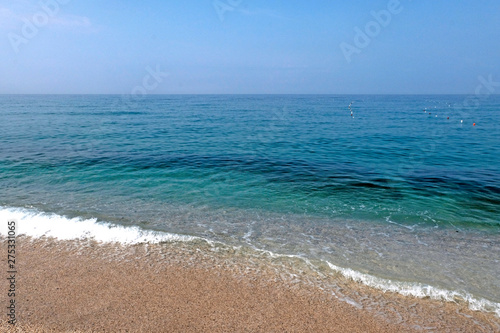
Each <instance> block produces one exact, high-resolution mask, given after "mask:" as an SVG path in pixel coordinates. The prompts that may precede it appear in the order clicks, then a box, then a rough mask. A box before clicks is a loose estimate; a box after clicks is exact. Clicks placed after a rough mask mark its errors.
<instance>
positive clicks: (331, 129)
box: [0, 95, 500, 316]
mask: <svg viewBox="0 0 500 333" xmlns="http://www.w3.org/2000/svg"><path fill="white" fill-rule="evenodd" d="M351 102H353V103H352V106H351V108H352V116H351V111H350V110H349V107H348V106H349V104H350V103H351ZM474 123H475V125H474ZM0 219H1V222H2V224H4V222H5V221H7V220H10V219H16V220H17V221H18V224H19V230H20V232H21V233H24V234H27V235H31V236H34V237H41V236H43V235H45V236H54V237H58V238H62V239H67V238H79V237H94V238H96V239H97V240H103V241H120V242H125V243H127V242H129V243H134V242H135V243H137V242H149V241H151V242H158V241H168V240H182V241H189V240H191V239H199V238H203V239H207V240H209V241H213V242H222V243H224V244H227V245H230V246H236V247H245V248H248V249H253V250H255V251H266V252H268V253H273V254H276V255H287V256H294V257H297V258H301V259H303V260H306V261H308V262H312V263H314V262H319V263H323V264H324V265H326V266H327V267H329V268H330V269H331V271H332V274H338V273H341V274H343V275H345V276H346V277H348V278H351V279H354V280H355V281H358V282H360V283H364V284H367V285H370V286H372V287H375V288H379V289H382V290H391V291H396V292H400V293H402V294H405V295H414V296H419V297H433V298H438V299H443V300H448V301H457V300H458V301H464V302H468V303H469V306H470V308H472V309H474V310H481V311H487V312H495V313H496V314H497V315H498V316H500V96H498V95H497V96H495V95H491V96H485V95H483V96H481V97H476V96H473V95H472V96H466V95H463V96H460V95H450V96H445V95H442V96H441V95H440V96H423V95H418V96H401V95H397V96H378V95H377V96H375V95H374V96H369V95H367V96H363V95H355V96H336V95H318V96H315V95H304V96H300V95H290V96H287V95H269V96H267V95H255V96H252V95H242V96H229V95H228V96H224V95H192V96H190V95H174V96H170V95H161V96H160V95H158V96H153V95H151V96H144V97H142V98H135V99H134V98H130V97H127V96H119V95H89V96H79V95H75V96H71V95H60V96H57V95H54V96H52V95H0ZM2 228H3V229H5V230H3V229H2V230H0V234H6V232H7V227H6V223H5V224H4V227H2Z"/></svg>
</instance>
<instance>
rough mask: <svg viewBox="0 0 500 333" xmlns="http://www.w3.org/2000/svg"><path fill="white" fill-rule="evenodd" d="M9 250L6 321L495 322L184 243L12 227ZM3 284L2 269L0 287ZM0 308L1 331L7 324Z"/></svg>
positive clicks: (239, 324) (471, 325)
mask: <svg viewBox="0 0 500 333" xmlns="http://www.w3.org/2000/svg"><path fill="white" fill-rule="evenodd" d="M5 244H6V242H5V240H2V251H4V252H2V253H6V245H5ZM16 250H17V258H16V259H17V270H18V277H17V285H16V289H17V292H16V304H17V308H16V311H17V319H18V324H17V325H16V326H15V328H14V329H12V331H19V332H411V331H422V330H426V328H427V329H429V328H431V327H432V331H447V330H452V331H455V332H483V331H484V332H488V331H494V329H495V325H496V323H495V322H494V321H492V316H490V315H486V314H482V313H478V312H472V311H468V310H467V309H464V307H463V306H462V307H461V308H459V307H457V306H455V305H454V304H449V303H448V304H445V303H443V302H438V301H432V300H425V299H424V300H422V299H416V298H413V299H412V298H410V297H403V296H399V295H394V294H383V293H382V292H378V291H373V290H372V291H370V290H369V288H364V289H363V288H361V289H363V291H362V292H368V293H375V294H377V293H378V294H379V295H375V296H374V297H375V298H376V297H380V298H383V299H384V300H385V303H384V304H397V306H396V305H394V306H391V307H390V308H389V307H388V306H387V305H386V312H387V313H386V314H387V315H386V314H383V313H380V311H378V310H376V309H360V308H358V307H356V306H352V305H350V304H348V303H347V302H344V301H341V300H339V299H338V298H337V297H336V296H335V295H333V294H332V292H331V291H328V290H322V289H321V288H319V287H317V286H314V284H307V283H302V282H293V283H292V282H291V281H289V280H288V279H287V278H286V277H283V276H282V275H280V273H279V272H278V271H277V270H274V269H272V267H266V266H261V265H260V264H258V263H257V264H255V263H253V262H250V261H249V262H247V263H245V261H244V260H240V259H238V260H231V259H228V256H226V255H225V254H220V255H219V254H217V253H216V252H213V253H206V250H205V249H198V248H197V247H196V246H193V245H190V246H184V245H182V244H156V245H151V244H148V245H129V246H123V245H112V244H104V245H103V244H97V243H95V242H93V241H55V240H49V239H30V238H26V237H18V239H17V249H16ZM3 257H4V256H2V258H3ZM6 266H7V263H6V260H5V259H4V258H3V259H2V267H6ZM4 271H6V270H4ZM5 274H6V273H5ZM353 285H354V284H353ZM7 289H8V286H7V282H6V279H5V278H2V279H1V283H0V290H1V292H2V294H3V295H5V294H6V291H7ZM365 289H366V290H365ZM2 299H5V298H4V297H2ZM5 306H6V300H4V301H2V308H3V309H5ZM382 309H384V308H383V307H382ZM395 309H398V310H397V315H392V316H391V315H390V312H391V311H392V312H394V311H395ZM436 309H438V310H436ZM383 311H384V310H383ZM405 311H406V312H405ZM410 312H411V313H410ZM415 314H416V315H415ZM5 317H6V316H5V315H4V316H3V318H2V322H1V324H0V331H2V332H3V331H8V330H10V329H9V327H10V326H9V325H8V324H7V323H6V322H5V321H4V320H3V319H4V318H5ZM415 318H419V320H418V321H419V322H412V321H413V320H414V319H415ZM422 323H423V324H422ZM425 325H427V326H425Z"/></svg>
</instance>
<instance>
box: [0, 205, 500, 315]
mask: <svg viewBox="0 0 500 333" xmlns="http://www.w3.org/2000/svg"><path fill="white" fill-rule="evenodd" d="M0 221H1V222H7V221H16V222H17V235H26V236H30V237H34V238H41V237H53V238H56V239H58V240H85V239H93V240H95V241H98V242H103V243H120V244H123V245H133V244H145V243H148V244H151V243H164V242H190V241H196V240H203V241H206V242H207V243H212V244H213V242H211V241H210V240H207V239H204V238H201V237H196V236H188V235H179V234H173V233H167V232H160V231H151V230H145V229H142V228H140V227H138V226H121V225H117V224H112V223H108V222H100V221H99V222H98V221H97V219H95V218H92V219H83V218H78V217H75V218H68V217H65V216H61V215H57V214H54V213H45V212H40V211H38V210H35V209H26V208H14V207H2V206H0ZM5 225H6V224H5ZM7 233H8V229H7V227H5V228H0V236H3V237H6V236H7ZM254 250H255V251H256V252H260V253H264V254H266V255H268V256H269V255H270V256H271V257H274V258H276V257H293V258H298V259H300V260H304V261H305V262H306V263H308V265H309V266H311V265H312V264H311V263H310V261H309V259H308V258H304V257H302V256H298V255H289V254H288V255H285V254H279V253H274V252H271V251H268V250H262V249H258V248H254ZM326 263H327V265H328V266H329V268H330V269H331V270H332V271H334V272H336V273H339V274H341V275H343V276H344V277H345V278H347V279H351V280H353V281H355V282H357V283H361V284H364V285H367V286H369V287H372V288H375V289H378V290H382V291H384V292H394V293H398V294H401V295H404V296H413V297H418V298H427V297H428V298H431V299H437V300H442V301H447V302H466V303H467V304H468V306H469V308H470V309H471V310H473V311H482V312H491V313H494V314H496V316H498V317H500V304H499V303H495V302H492V301H490V300H487V299H484V298H476V297H474V296H473V295H471V294H470V293H468V292H466V291H453V290H446V289H441V288H437V287H434V286H430V285H425V284H421V283H418V282H405V281H394V280H390V279H384V278H380V277H377V276H373V275H370V274H365V273H362V272H359V271H355V270H353V269H350V268H343V267H339V266H336V265H334V264H332V263H330V262H328V261H326Z"/></svg>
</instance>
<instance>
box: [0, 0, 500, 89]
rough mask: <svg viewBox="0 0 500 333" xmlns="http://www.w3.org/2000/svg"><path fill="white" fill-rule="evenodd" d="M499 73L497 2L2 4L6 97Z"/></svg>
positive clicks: (415, 80) (375, 84)
mask: <svg viewBox="0 0 500 333" xmlns="http://www.w3.org/2000/svg"><path fill="white" fill-rule="evenodd" d="M490 76H491V80H492V81H494V82H500V1H498V0H482V1H472V0H462V1H453V2H452V1H444V0H433V1H431V0H420V1H411V0H372V1H368V0H351V1H326V0H324V1H323V0H318V1H298V0H276V1H262V0H251V1H250V0H198V1H193V0H183V1H165V0H163V1H160V0H143V1H131V0H120V1H117V0H107V1H96V0H85V1H83V0H41V1H40V0H36V1H33V0H0V94H31V93H33V94H472V93H474V89H475V88H476V87H477V85H478V84H479V81H478V78H479V77H484V78H488V77H490ZM497 86H498V85H497ZM496 89H498V90H499V91H500V87H497V88H496ZM496 93H498V92H496Z"/></svg>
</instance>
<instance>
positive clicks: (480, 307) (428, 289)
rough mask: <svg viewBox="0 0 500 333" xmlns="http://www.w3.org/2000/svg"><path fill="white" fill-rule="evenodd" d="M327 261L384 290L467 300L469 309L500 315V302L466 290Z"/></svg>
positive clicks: (348, 276) (333, 268) (444, 298)
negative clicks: (392, 277)
mask: <svg viewBox="0 0 500 333" xmlns="http://www.w3.org/2000/svg"><path fill="white" fill-rule="evenodd" d="M326 263H327V264H328V266H329V267H330V268H331V269H332V270H334V271H336V272H338V273H340V274H342V275H343V276H344V277H346V278H348V279H351V280H353V281H355V282H358V283H362V284H364V285H367V286H369V287H372V288H376V289H379V290H382V291H384V292H394V293H398V294H401V295H404V296H414V297H419V298H424V297H429V298H432V299H438V300H444V301H448V302H456V301H458V300H461V301H465V302H467V303H468V305H469V309H471V310H473V311H484V312H493V313H495V314H496V315H497V316H498V317H500V304H499V303H495V302H492V301H489V300H487V299H484V298H475V297H474V296H473V295H471V294H470V293H468V292H465V291H452V290H446V289H440V288H436V287H433V286H430V285H425V284H422V283H417V282H402V281H393V280H388V279H383V278H379V277H376V276H373V275H369V274H364V273H361V272H358V271H355V270H353V269H350V268H342V267H339V266H336V265H334V264H332V263H330V262H328V261H327V262H326Z"/></svg>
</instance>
